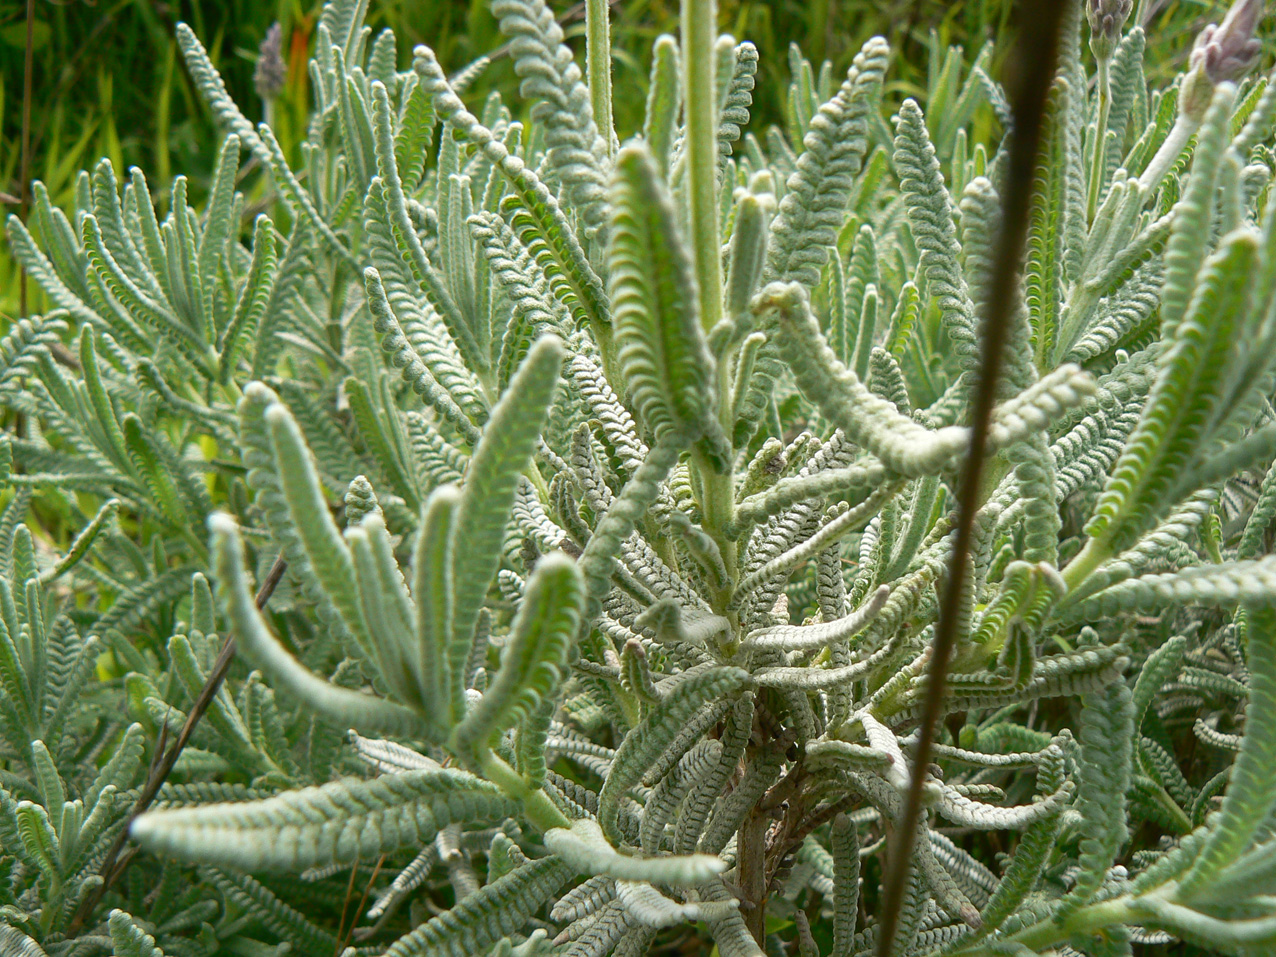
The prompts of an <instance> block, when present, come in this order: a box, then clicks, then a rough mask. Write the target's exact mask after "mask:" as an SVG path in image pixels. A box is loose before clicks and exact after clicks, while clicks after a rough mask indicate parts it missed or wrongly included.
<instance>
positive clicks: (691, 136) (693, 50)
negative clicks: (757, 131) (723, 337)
mask: <svg viewBox="0 0 1276 957" xmlns="http://www.w3.org/2000/svg"><path fill="white" fill-rule="evenodd" d="M716 6H717V5H716V3H715V2H714V0H683V4H682V71H683V75H682V80H683V89H684V90H685V91H686V92H685V96H686V106H685V110H686V144H687V150H686V154H687V173H688V184H689V187H690V188H689V194H690V199H691V241H692V245H693V247H694V250H695V261H696V280H697V281H698V282H699V286H700V324H701V326H702V327H703V328H704V330H705V332H708V331H709V330H711V329H713V327H714V326H716V325H717V324H718V321H719V320H720V319H721V318H722V251H721V244H720V241H719V238H718V182H717V179H718V143H717V125H718V110H717V96H716V95H715V93H714V72H715V70H714V67H715V65H716V60H715V58H714V55H713V48H714V42H715V41H716V40H717V9H716Z"/></svg>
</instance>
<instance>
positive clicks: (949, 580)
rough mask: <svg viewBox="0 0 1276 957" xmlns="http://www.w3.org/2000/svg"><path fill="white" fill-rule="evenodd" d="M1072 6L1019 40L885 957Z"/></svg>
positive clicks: (1025, 11) (893, 866) (1035, 17)
mask: <svg viewBox="0 0 1276 957" xmlns="http://www.w3.org/2000/svg"><path fill="white" fill-rule="evenodd" d="M1064 6H1065V4H1062V3H1058V2H1057V0H1035V2H1030V3H1026V4H1024V5H1023V7H1022V8H1021V15H1022V27H1021V31H1022V32H1021V33H1020V37H1019V43H1018V49H1019V70H1020V76H1019V79H1020V82H1019V88H1018V90H1017V95H1016V97H1015V109H1014V128H1013V130H1012V131H1011V135H1010V149H1009V155H1008V157H1007V159H1008V163H1007V167H1006V180H1005V189H1004V196H1005V201H1004V205H1003V207H1002V217H1001V228H1000V230H999V232H998V236H997V241H996V246H995V247H994V248H995V259H994V264H993V269H992V274H991V276H990V278H989V283H988V292H987V302H986V311H985V317H986V318H985V321H984V328H983V343H982V353H981V355H980V366H979V379H978V382H977V384H976V391H975V396H974V409H973V412H972V416H971V436H970V452H969V454H968V455H967V457H966V461H965V463H964V465H963V467H962V472H961V476H960V479H959V485H958V491H957V526H956V531H955V535H954V541H953V554H952V561H951V564H950V567H949V573H948V576H947V577H946V578H945V580H944V583H943V586H942V590H941V593H940V600H939V616H938V621H937V622H936V625H935V639H934V644H933V646H932V649H931V661H930V668H929V671H928V674H927V682H926V699H925V702H924V705H923V709H922V718H921V729H920V733H919V737H918V741H917V748H916V751H915V752H914V754H913V766H912V775H911V777H910V779H909V784H908V794H907V797H906V799H905V802H904V813H903V817H902V819H901V821H900V823H899V826H898V827H897V828H896V830H895V833H894V835H893V841H892V845H891V853H890V854H889V856H888V858H887V861H886V865H887V870H886V880H885V893H884V901H883V906H882V917H881V924H880V931H879V933H878V936H877V942H878V944H877V952H878V954H879V955H880V957H890V954H891V952H892V950H893V948H894V943H895V933H896V931H897V930H898V927H899V917H900V910H901V908H902V906H903V900H904V887H905V884H906V882H907V878H908V871H909V866H910V864H911V861H912V849H913V843H914V841H915V840H916V832H917V825H918V822H919V820H920V818H921V806H922V790H923V786H924V784H925V781H926V773H927V768H928V767H929V765H930V756H931V751H932V749H933V746H934V743H935V734H936V729H937V726H938V723H939V717H940V712H941V710H942V707H943V700H944V686H945V679H946V678H947V669H948V662H949V659H950V658H951V657H952V650H953V645H954V644H955V642H956V638H957V622H958V620H959V619H960V617H961V596H962V591H963V588H964V584H965V582H964V579H965V576H966V564H967V562H966V556H967V555H968V554H969V553H970V549H971V545H972V542H973V539H974V526H975V513H976V511H977V510H978V508H979V489H980V484H981V479H982V476H983V468H984V457H985V454H986V451H987V447H988V428H989V424H990V423H991V421H992V410H993V404H994V403H995V401H996V398H997V381H998V379H999V377H1000V373H1001V366H1002V360H1003V354H1004V352H1005V345H1006V339H1007V337H1008V332H1009V327H1010V319H1011V316H1012V315H1013V313H1014V309H1015V305H1016V298H1017V295H1018V293H1017V279H1018V274H1019V268H1020V262H1021V259H1022V256H1023V246H1024V240H1025V238H1026V236H1027V231H1028V217H1029V214H1030V212H1031V206H1032V191H1033V185H1034V180H1035V178H1036V162H1037V149H1038V146H1039V144H1040V140H1041V130H1042V125H1043V120H1044V116H1045V107H1046V93H1047V91H1048V90H1049V88H1050V82H1051V79H1052V77H1053V76H1054V70H1055V59H1056V55H1057V52H1058V44H1059V28H1060V24H1061V22H1062V19H1063V8H1064Z"/></svg>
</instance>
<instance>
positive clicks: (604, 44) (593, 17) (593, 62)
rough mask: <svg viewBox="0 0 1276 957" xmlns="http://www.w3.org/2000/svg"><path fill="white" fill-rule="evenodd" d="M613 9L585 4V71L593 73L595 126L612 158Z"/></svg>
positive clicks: (593, 1)
mask: <svg viewBox="0 0 1276 957" xmlns="http://www.w3.org/2000/svg"><path fill="white" fill-rule="evenodd" d="M610 20H611V8H610V7H609V6H608V0H586V2H585V70H586V72H587V73H588V74H589V103H590V106H591V107H592V108H593V111H594V125H595V126H597V127H598V134H599V135H600V136H601V137H602V138H603V144H604V145H605V147H606V149H607V155H608V156H609V157H610V156H611V155H612V118H611V22H610Z"/></svg>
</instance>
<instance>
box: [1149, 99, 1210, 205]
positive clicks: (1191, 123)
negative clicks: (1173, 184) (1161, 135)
mask: <svg viewBox="0 0 1276 957" xmlns="http://www.w3.org/2000/svg"><path fill="white" fill-rule="evenodd" d="M1200 128H1201V121H1200V120H1198V119H1193V118H1192V117H1190V116H1188V115H1187V114H1186V113H1184V112H1182V111H1180V112H1179V116H1178V119H1176V120H1175V121H1174V126H1173V127H1171V128H1170V133H1169V135H1168V136H1166V137H1165V139H1164V141H1162V143H1161V148H1160V149H1158V150H1157V151H1156V155H1155V156H1153V157H1152V159H1151V161H1150V162H1149V163H1148V165H1147V169H1145V170H1144V171H1143V175H1142V176H1140V177H1139V188H1140V189H1142V190H1143V195H1145V196H1148V195H1151V193H1152V192H1153V191H1154V190H1155V189H1156V188H1157V187H1158V186H1160V185H1161V180H1163V179H1164V178H1165V174H1166V173H1167V172H1169V170H1170V167H1171V166H1173V165H1174V162H1175V160H1177V159H1178V158H1179V156H1180V155H1182V153H1183V150H1185V149H1187V144H1188V143H1190V142H1191V141H1192V137H1193V136H1195V135H1196V131H1197V130H1198V129H1200Z"/></svg>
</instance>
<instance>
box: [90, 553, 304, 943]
mask: <svg viewBox="0 0 1276 957" xmlns="http://www.w3.org/2000/svg"><path fill="white" fill-rule="evenodd" d="M287 568H288V563H287V562H285V561H284V558H283V556H282V555H280V556H279V557H278V558H276V559H275V563H274V564H273V565H272V566H271V567H270V571H269V572H268V573H267V575H266V578H265V580H264V581H263V582H262V583H261V587H260V588H259V589H258V590H257V595H256V599H255V601H256V605H257V610H258V611H260V610H262V609H263V608H265V607H266V603H267V602H268V601H270V596H271V595H273V594H274V593H275V588H276V587H277V586H278V585H279V582H280V579H282V578H283V577H284V572H285V571H286V570H287ZM234 658H235V639H234V637H231V636H228V637H227V638H226V640H225V641H224V642H222V647H221V651H220V652H218V654H217V660H216V661H215V662H213V668H212V670H211V671H210V672H209V673H208V678H207V680H205V681H204V687H202V688H200V689H199V695H198V696H197V697H196V698H195V703H194V704H193V705H192V706H191V709H190V711H189V712H188V713H187V715H186V722H185V723H184V724H183V725H182V729H181V730H180V731H179V732H178V733H177V740H176V741H174V742H173V744H172V746H171V747H170V748H169V749H168V750H167V751H164V752H163V757H162V758H161V759H160V760H158V761H153V762H152V764H151V767H150V770H149V771H148V772H147V775H146V783H145V784H144V785H143V786H142V793H141V794H139V795H138V796H137V800H136V801H135V802H134V804H133V808H132V810H130V811H129V814H128V817H127V818H125V820H124V827H123V829H122V830H121V831H120V834H119V836H118V837H117V838H116V839H115V843H114V844H112V845H111V848H110V850H108V851H107V852H106V856H105V857H104V858H103V859H102V866H101V867H99V868H98V875H99V876H100V877H101V878H102V883H100V884H98V885H97V887H95V888H94V889H93V890H92V891H90V892H89V893H88V894H86V895H85V896H84V898H83V899H82V900H81V901H80V905H79V907H77V908H76V911H75V916H74V917H72V918H71V923H70V925H69V926H68V928H67V932H66V935H67V937H74V936H75V935H76V934H78V933H79V931H80V929H81V928H82V927H83V926H84V922H85V921H86V920H88V918H89V916H90V915H91V914H92V913H93V910H94V908H96V907H97V905H98V904H99V903H100V902H101V900H102V898H103V897H104V896H105V895H106V892H107V891H108V890H110V889H111V885H112V884H114V883H115V882H116V881H117V880H119V878H120V875H122V874H123V873H124V871H125V870H127V869H128V866H129V864H131V863H132V862H133V858H134V857H135V856H136V855H137V848H135V847H134V848H131V849H130V850H129V851H128V852H124V846H125V844H127V843H128V836H129V828H130V827H131V826H132V824H133V821H134V820H136V819H137V817H138V816H139V815H141V814H142V813H144V812H145V811H146V809H147V808H149V807H150V806H151V804H152V803H153V802H154V801H155V798H156V796H157V795H158V794H159V790H160V788H161V787H163V785H164V782H165V781H166V780H168V776H169V774H171V773H172V771H173V767H174V766H175V765H176V764H177V759H178V758H180V757H181V756H182V750H183V749H184V748H185V747H186V744H187V742H189V741H190V739H191V735H192V734H193V733H194V731H195V727H196V725H198V724H199V722H200V719H201V718H203V717H204V713H205V712H207V711H208V709H209V706H211V705H212V703H213V698H215V697H216V696H217V692H218V691H220V690H221V686H222V682H223V681H225V680H226V674H227V672H229V671H230V663H231V662H232V661H233V660H234ZM163 743H164V736H163V735H161V737H160V746H161V748H162V746H163ZM156 753H157V754H158V753H159V749H157V751H156Z"/></svg>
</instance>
